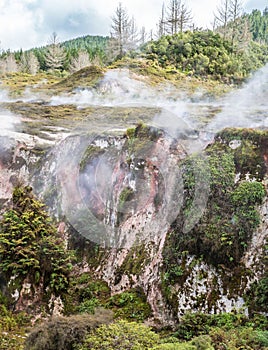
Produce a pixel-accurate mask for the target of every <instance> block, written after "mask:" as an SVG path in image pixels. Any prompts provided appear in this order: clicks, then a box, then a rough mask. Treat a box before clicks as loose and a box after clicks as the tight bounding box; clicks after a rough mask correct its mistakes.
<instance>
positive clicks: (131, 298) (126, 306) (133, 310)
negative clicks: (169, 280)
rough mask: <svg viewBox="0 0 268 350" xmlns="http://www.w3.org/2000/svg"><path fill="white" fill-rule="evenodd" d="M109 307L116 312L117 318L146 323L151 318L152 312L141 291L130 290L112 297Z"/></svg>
mask: <svg viewBox="0 0 268 350" xmlns="http://www.w3.org/2000/svg"><path fill="white" fill-rule="evenodd" d="M106 305H107V307H109V308H111V309H112V310H113V311H114V315H115V317H116V318H124V319H126V320H129V321H144V320H146V319H147V318H149V317H150V316H151V313H152V310H151V307H150V305H149V304H148V303H147V301H146V296H145V295H144V293H143V292H142V291H141V290H130V291H128V292H123V293H120V294H116V295H114V296H112V297H111V298H110V299H109V301H108V303H107V304H106Z"/></svg>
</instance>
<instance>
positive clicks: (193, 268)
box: [0, 123, 268, 325]
mask: <svg viewBox="0 0 268 350" xmlns="http://www.w3.org/2000/svg"><path fill="white" fill-rule="evenodd" d="M195 142H197V141H196V140H195V139H191V135H187V133H186V135H180V138H179V139H174V138H172V137H171V136H169V135H167V134H166V133H165V132H164V131H163V130H160V129H157V128H154V127H148V126H146V125H144V124H142V123H140V124H139V125H138V126H137V127H135V128H130V129H128V130H127V131H126V132H125V133H122V132H119V133H118V132H115V131H113V132H108V133H107V134H104V133H102V134H101V135H100V134H99V135H97V136H96V135H93V134H92V133H91V134H87V133H85V134H83V135H81V133H79V135H77V134H75V133H73V134H72V135H70V136H67V137H66V138H64V140H63V141H61V142H57V138H54V140H51V138H50V140H48V139H44V138H43V139H42V138H41V137H40V135H36V136H34V135H29V134H28V135H27V134H21V133H19V134H16V133H14V134H13V135H11V137H7V136H3V137H1V150H0V155H1V159H0V169H1V181H0V197H1V203H2V204H4V203H7V202H8V200H9V199H10V197H11V193H12V188H13V186H14V185H15V184H16V183H18V182H20V181H21V180H22V179H23V181H24V182H27V183H29V184H31V185H32V186H33V188H34V189H35V192H36V193H37V194H38V195H39V196H40V197H41V198H42V199H43V200H44V201H45V202H46V203H47V205H48V206H49V210H50V212H51V214H53V215H54V216H55V217H56V218H58V220H59V221H60V222H61V227H62V225H63V222H65V224H66V227H68V228H69V231H70V234H71V232H75V233H76V235H78V236H79V237H80V238H81V241H82V240H84V241H85V240H86V241H91V242H93V243H94V244H95V245H96V246H99V247H102V249H103V252H104V253H103V254H102V255H101V256H98V257H95V263H94V264H91V261H92V256H94V254H95V253H94V251H93V250H92V251H91V250H90V251H87V248H82V247H78V249H81V251H82V255H83V262H82V263H81V264H80V265H79V267H80V269H81V270H83V271H90V272H91V273H93V274H94V275H95V276H96V277H98V278H101V279H103V280H105V281H106V282H107V283H108V285H109V287H110V288H111V291H112V293H114V294H115V293H120V292H123V291H125V290H128V289H131V288H135V287H140V288H142V289H143V291H144V293H145V295H146V297H147V301H148V302H149V304H150V305H151V308H152V312H153V317H152V322H154V323H155V324H156V323H160V324H164V325H168V324H172V323H173V322H175V321H176V319H178V318H179V317H180V316H181V315H183V314H184V313H185V312H186V311H187V310H192V311H204V312H213V313H218V312H221V311H231V310H232V309H241V308H245V311H246V312H248V308H247V306H246V304H245V296H246V294H247V293H248V292H249V291H250V289H251V285H252V284H253V283H257V282H258V281H259V280H261V279H262V278H264V276H265V269H266V266H265V258H264V256H265V251H264V245H265V242H266V240H267V198H265V199H264V200H263V201H259V202H258V200H256V201H254V200H250V199H248V197H246V195H245V197H243V198H246V199H245V200H247V201H248V202H247V203H246V205H247V206H248V207H251V208H252V212H251V214H252V213H253V214H254V215H255V213H256V212H259V216H258V215H257V214H256V220H257V221H258V222H257V223H256V222H255V224H252V223H251V221H250V219H248V217H245V218H244V219H243V220H244V221H243V222H242V223H240V224H239V222H240V221H239V220H240V219H241V217H242V216H243V215H242V214H243V213H242V214H241V213H240V212H239V210H238V209H239V204H238V203H239V202H238V200H237V196H236V197H235V195H236V194H237V193H238V192H237V191H238V190H237V189H238V188H239V189H240V187H239V185H240V184H242V183H245V182H248V183H255V182H258V183H259V184H262V186H264V188H265V191H266V184H267V174H266V162H265V160H266V156H267V153H266V152H267V148H266V143H267V142H268V134H266V133H261V132H258V131H256V132H254V131H251V132H248V133H243V132H242V131H236V130H233V131H229V133H227V132H225V133H223V134H221V135H218V137H217V138H216V141H215V143H214V146H215V145H216V146H215V147H214V148H211V146H208V152H207V153H204V152H203V153H202V152H201V153H200V154H199V157H198V158H191V157H189V155H188V154H187V153H188V152H187V150H188V146H189V144H190V145H191V147H192V146H193V145H194V143H195ZM198 142H199V141H198ZM234 145H235V147H234ZM198 147H199V148H202V147H205V145H204V144H199V146H198ZM193 148H194V149H197V148H196V147H193ZM217 152H218V153H217ZM226 152H227V153H228V155H229V156H230V157H229V158H228V159H227V158H226V157H225V156H224V154H225V153H226ZM217 154H219V159H221V160H222V164H220V165H219V164H218V163H215V162H214V161H215V159H217V157H216V156H215V155H217ZM213 157H214V158H213ZM189 159H190V163H189ZM193 159H194V160H193ZM187 162H188V163H187ZM213 162H214V163H213ZM189 164H192V165H193V166H192V167H190V170H191V171H188V170H189ZM221 166H222V168H221ZM213 167H214V168H213ZM217 167H220V168H219V169H218V168H217ZM215 168H216V170H217V171H218V172H219V174H218V173H217V171H216V170H215ZM227 168H228V171H229V172H228V174H227V170H226V169H227ZM187 169H188V170H187ZM187 171H188V172H187ZM225 171H226V174H227V175H228V176H229V177H228V178H227V175H226V174H225ZM220 175H223V177H222V178H221V181H222V183H221V182H219V183H216V180H215V178H216V176H220ZM225 175H226V177H224V176H225ZM192 178H193V179H195V180H196V181H195V182H194V183H191V181H190V180H191V179H192ZM229 180H230V181H229ZM187 181H188V182H187ZM213 181H214V182H213ZM228 181H229V182H228ZM227 182H228V184H227V185H225V183H227ZM213 186H214V187H215V188H214V187H213ZM221 190H222V191H221ZM257 190H258V189H256V191H257ZM217 193H218V194H219V196H221V195H222V198H225V196H226V198H227V199H226V201H225V200H224V203H227V201H228V200H229V201H230V202H228V203H230V208H229V209H228V208H224V209H222V208H221V207H220V205H222V206H223V207H224V203H222V204H219V203H218V202H217V203H216V202H215V201H213V196H215V195H216V194H217ZM239 193H240V192H239ZM252 193H253V192H252ZM254 193H255V192H254ZM255 194H256V196H257V192H256V193H255ZM234 198H236V199H234ZM243 198H242V199H243ZM235 200H236V202H235ZM260 203H261V204H260ZM215 206H218V207H219V208H218V209H217V210H218V212H219V213H220V212H221V211H222V212H224V213H225V214H226V215H225V216H222V217H220V214H218V215H219V220H218V221H217V220H216V221H211V220H212V219H211V217H210V216H213V215H214V214H215ZM257 208H258V209H257ZM210 213H211V215H210ZM215 215H216V214H215ZM241 220H242V219H241ZM237 222H238V223H237ZM239 225H240V226H241V227H243V228H244V231H245V230H247V231H246V232H244V231H243V232H244V233H243V235H244V236H243V240H242V239H240V236H239V234H241V235H242V233H241V232H242V231H239V230H238V226H239ZM223 226H224V227H227V226H228V230H227V229H226V230H223ZM239 232H240V233H239ZM69 237H70V236H69ZM215 241H217V242H219V244H218V246H219V247H215V246H216V244H215ZM70 242H71V243H70V244H72V240H71V239H70ZM237 242H238V243H237ZM85 247H87V245H85ZM229 247H231V248H229ZM216 248H217V249H218V250H217V249H216ZM209 249H210V251H209ZM212 249H215V254H214V257H212V256H211V255H213V254H212V253H211V250H212ZM232 249H236V255H232ZM217 252H221V254H222V256H219V259H218V260H217ZM225 252H226V256H225V255H224V254H225ZM89 257H90V259H89ZM25 288H26V287H25V286H24V289H25ZM19 300H20V301H21V299H19Z"/></svg>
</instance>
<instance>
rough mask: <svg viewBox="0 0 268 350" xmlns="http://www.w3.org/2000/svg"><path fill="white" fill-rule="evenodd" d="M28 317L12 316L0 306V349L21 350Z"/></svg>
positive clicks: (23, 315) (19, 314)
mask: <svg viewBox="0 0 268 350" xmlns="http://www.w3.org/2000/svg"><path fill="white" fill-rule="evenodd" d="M28 325H29V317H28V316H27V315H26V314H24V313H18V314H16V315H13V314H12V313H11V312H10V311H8V310H7V309H6V308H5V307H4V306H3V305H0V349H3V350H22V349H23V344H24V340H25V338H26V327H27V326H28Z"/></svg>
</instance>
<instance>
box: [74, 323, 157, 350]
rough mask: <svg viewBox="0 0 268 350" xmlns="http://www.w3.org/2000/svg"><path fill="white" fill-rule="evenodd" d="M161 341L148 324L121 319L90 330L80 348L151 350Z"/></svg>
mask: <svg viewBox="0 0 268 350" xmlns="http://www.w3.org/2000/svg"><path fill="white" fill-rule="evenodd" d="M159 342H160V338H159V336H158V335H157V334H156V333H154V332H152V331H151V330H150V328H148V327H147V326H145V325H143V324H138V323H135V322H127V321H123V320H121V321H118V322H115V323H112V324H110V325H102V326H100V327H99V328H97V329H96V330H94V331H92V332H90V334H89V335H88V336H87V337H86V340H85V343H84V344H83V345H82V346H80V347H79V350H89V349H94V350H122V349H124V350H146V349H147V350H149V349H150V348H152V347H153V346H154V345H157V344H158V343H159Z"/></svg>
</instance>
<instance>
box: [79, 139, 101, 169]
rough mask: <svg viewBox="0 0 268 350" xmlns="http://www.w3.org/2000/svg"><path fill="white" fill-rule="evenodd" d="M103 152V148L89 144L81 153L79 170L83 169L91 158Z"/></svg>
mask: <svg viewBox="0 0 268 350" xmlns="http://www.w3.org/2000/svg"><path fill="white" fill-rule="evenodd" d="M104 152H105V150H104V149H102V148H100V147H97V146H93V145H89V146H88V147H87V149H86V150H85V152H84V154H83V158H82V159H81V161H80V164H79V165H80V170H81V171H85V170H86V166H87V165H88V164H90V162H92V161H93V159H95V158H98V157H99V156H101V155H102V154H103V153H104Z"/></svg>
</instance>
